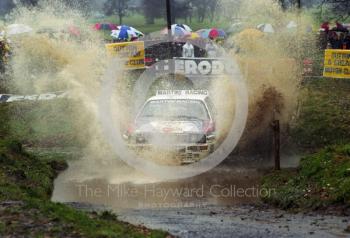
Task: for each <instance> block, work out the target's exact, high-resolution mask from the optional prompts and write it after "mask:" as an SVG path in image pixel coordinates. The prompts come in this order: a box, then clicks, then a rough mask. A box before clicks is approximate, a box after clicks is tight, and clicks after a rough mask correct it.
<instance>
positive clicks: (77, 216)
mask: <svg viewBox="0 0 350 238" xmlns="http://www.w3.org/2000/svg"><path fill="white" fill-rule="evenodd" d="M78 106H79V104H76V103H75V102H74V101H68V100H57V101H51V102H37V103H28V102H18V103H11V104H0V221H1V222H0V236H1V237H3V236H5V237H6V236H11V237H12V236H14V237H166V236H167V233H165V232H163V231H157V230H149V229H146V228H144V227H137V226H133V225H130V224H127V223H124V222H121V221H119V220H118V219H117V216H116V215H114V214H112V213H110V212H103V213H87V212H83V211H78V210H75V209H73V208H71V207H69V206H66V205H64V204H60V203H54V202H51V201H50V197H51V193H52V191H53V180H54V178H55V177H56V176H57V174H58V173H59V172H60V171H61V170H63V169H65V168H66V167H67V164H66V160H68V159H74V158H76V155H73V156H67V154H65V153H62V152H61V151H60V150H59V149H58V150H57V151H56V148H57V146H58V147H67V146H75V147H76V149H77V150H78V151H79V146H82V144H83V143H84V140H86V139H87V138H84V137H88V136H89V132H88V131H86V132H84V131H81V129H82V127H81V125H86V123H87V122H86V121H84V119H86V120H89V116H88V115H86V117H85V116H84V115H82V114H81V112H80V111H79V110H78V109H79V107H78ZM78 115H79V118H77V117H78ZM77 119H80V120H77ZM75 121H78V122H79V123H77V124H75V123H74V122H75ZM80 123H81V124H80ZM77 132H79V133H77ZM75 134H80V135H83V136H82V137H77V136H74V135H75ZM57 135H60V136H57ZM48 141H49V143H47V142H48ZM22 142H24V143H25V144H27V145H30V146H31V147H34V148H36V149H35V150H30V152H27V151H26V149H25V148H23V146H22ZM44 142H45V143H44ZM38 146H41V147H38ZM48 149H50V150H48ZM52 151H54V152H52Z"/></svg>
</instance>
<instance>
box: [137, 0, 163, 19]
mask: <svg viewBox="0 0 350 238" xmlns="http://www.w3.org/2000/svg"><path fill="white" fill-rule="evenodd" d="M142 6H143V13H144V15H145V18H146V23H147V24H154V19H156V18H159V17H162V16H164V15H165V1H163V0H161V1H159V0H143V1H142Z"/></svg>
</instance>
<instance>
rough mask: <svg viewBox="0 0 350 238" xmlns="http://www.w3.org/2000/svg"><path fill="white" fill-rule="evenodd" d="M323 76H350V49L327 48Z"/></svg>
mask: <svg viewBox="0 0 350 238" xmlns="http://www.w3.org/2000/svg"><path fill="white" fill-rule="evenodd" d="M323 76H324V77H330V78H350V50H326V51H325V57H324V70H323Z"/></svg>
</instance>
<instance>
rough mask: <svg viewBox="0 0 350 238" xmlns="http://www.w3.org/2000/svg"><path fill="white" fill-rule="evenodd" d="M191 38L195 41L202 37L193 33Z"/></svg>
mask: <svg viewBox="0 0 350 238" xmlns="http://www.w3.org/2000/svg"><path fill="white" fill-rule="evenodd" d="M190 38H191V39H194V40H195V39H198V38H201V36H200V35H199V34H198V33H197V32H191V36H190Z"/></svg>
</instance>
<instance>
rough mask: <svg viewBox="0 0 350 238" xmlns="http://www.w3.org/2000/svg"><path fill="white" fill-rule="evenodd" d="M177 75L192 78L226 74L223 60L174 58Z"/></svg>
mask: <svg viewBox="0 0 350 238" xmlns="http://www.w3.org/2000/svg"><path fill="white" fill-rule="evenodd" d="M174 63H175V66H174V70H175V73H179V74H184V75H191V76H203V75H208V76H215V75H222V74H224V73H225V72H226V67H225V63H224V61H223V60H222V59H213V58H174Z"/></svg>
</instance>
